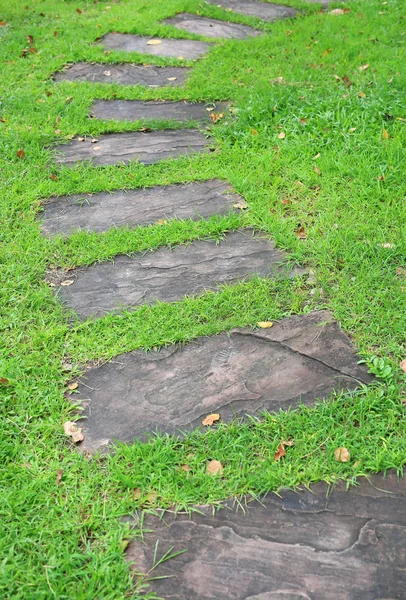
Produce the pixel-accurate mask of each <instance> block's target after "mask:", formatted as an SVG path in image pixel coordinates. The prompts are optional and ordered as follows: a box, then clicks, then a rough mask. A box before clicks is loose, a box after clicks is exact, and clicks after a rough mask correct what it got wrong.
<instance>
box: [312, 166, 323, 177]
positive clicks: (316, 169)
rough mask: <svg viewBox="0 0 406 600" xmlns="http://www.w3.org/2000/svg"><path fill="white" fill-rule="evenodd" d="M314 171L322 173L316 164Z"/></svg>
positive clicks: (318, 173) (317, 173)
mask: <svg viewBox="0 0 406 600" xmlns="http://www.w3.org/2000/svg"><path fill="white" fill-rule="evenodd" d="M313 171H314V172H315V173H316V175H321V171H320V169H319V167H318V166H317V165H314V167H313Z"/></svg>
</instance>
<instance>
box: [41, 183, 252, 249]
mask: <svg viewBox="0 0 406 600" xmlns="http://www.w3.org/2000/svg"><path fill="white" fill-rule="evenodd" d="M241 200H242V198H241V196H238V194H235V193H233V192H232V191H231V190H230V185H228V184H227V183H225V182H224V181H219V180H218V179H212V180H209V181H202V182H194V183H186V184H183V185H180V184H178V185H167V186H162V187H153V188H147V189H140V190H118V191H115V192H101V193H100V194H93V195H92V194H78V195H75V196H61V197H58V198H50V199H49V200H47V201H46V203H45V204H44V206H43V213H42V215H41V218H42V232H43V233H44V234H45V235H47V236H49V237H53V236H55V235H58V234H63V235H70V234H71V233H73V232H74V231H76V230H82V231H107V230H108V229H111V228H112V227H120V226H123V225H128V226H131V227H133V226H135V225H148V224H150V223H156V222H157V221H158V220H159V219H164V220H166V221H167V220H169V219H194V220H198V219H205V218H208V217H210V216H212V215H225V214H228V212H229V211H230V210H232V207H233V204H235V203H236V202H239V201H241Z"/></svg>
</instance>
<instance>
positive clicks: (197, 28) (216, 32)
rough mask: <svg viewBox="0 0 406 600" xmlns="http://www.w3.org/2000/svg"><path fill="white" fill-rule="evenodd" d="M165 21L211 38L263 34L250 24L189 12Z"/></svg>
mask: <svg viewBox="0 0 406 600" xmlns="http://www.w3.org/2000/svg"><path fill="white" fill-rule="evenodd" d="M164 23H166V24H167V25H173V26H174V27H177V28H178V29H183V30H185V31H188V32H189V33H196V34H197V35H204V36H206V37H209V38H225V39H237V40H243V39H245V38H247V37H255V36H258V35H262V33H263V32H262V31H259V30H258V29H254V28H253V27H249V26H248V25H241V24H240V23H230V22H228V21H219V20H218V19H210V18H209V17H198V16H197V15H193V14H189V13H181V14H178V15H176V17H170V18H169V19H165V21H164Z"/></svg>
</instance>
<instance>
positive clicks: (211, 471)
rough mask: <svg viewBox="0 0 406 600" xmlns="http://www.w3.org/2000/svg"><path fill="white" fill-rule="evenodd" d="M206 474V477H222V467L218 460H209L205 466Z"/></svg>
mask: <svg viewBox="0 0 406 600" xmlns="http://www.w3.org/2000/svg"><path fill="white" fill-rule="evenodd" d="M207 474H208V475H222V474H223V465H222V464H221V462H220V461H219V460H211V461H210V462H209V463H208V465H207Z"/></svg>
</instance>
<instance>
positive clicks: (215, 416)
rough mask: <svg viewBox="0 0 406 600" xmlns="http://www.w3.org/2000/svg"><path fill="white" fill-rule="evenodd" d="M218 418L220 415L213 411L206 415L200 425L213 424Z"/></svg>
mask: <svg viewBox="0 0 406 600" xmlns="http://www.w3.org/2000/svg"><path fill="white" fill-rule="evenodd" d="M219 420H220V415H219V414H218V413H213V414H211V415H207V417H205V418H204V419H203V421H202V425H204V426H205V427H207V426H211V425H213V423H215V422H216V421H219Z"/></svg>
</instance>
